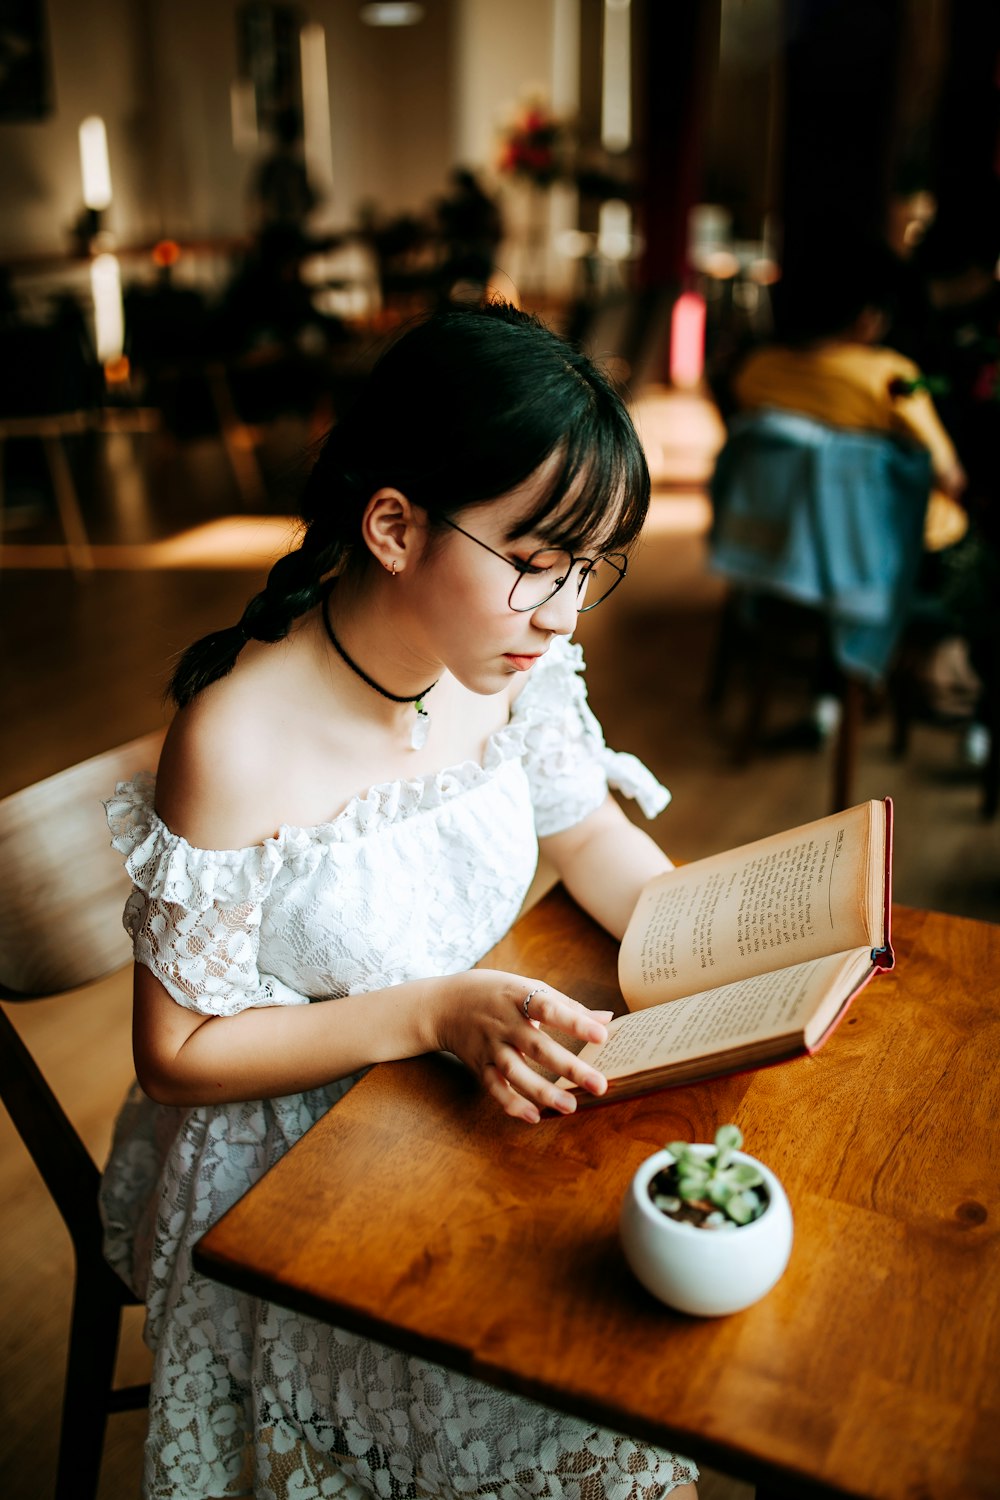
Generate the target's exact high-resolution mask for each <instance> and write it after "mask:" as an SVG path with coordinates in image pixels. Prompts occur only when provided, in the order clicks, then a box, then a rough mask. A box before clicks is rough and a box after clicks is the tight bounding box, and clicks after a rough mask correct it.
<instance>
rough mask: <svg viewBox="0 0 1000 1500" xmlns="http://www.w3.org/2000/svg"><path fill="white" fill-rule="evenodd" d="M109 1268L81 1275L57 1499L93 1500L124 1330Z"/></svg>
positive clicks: (69, 1358)
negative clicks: (118, 1353) (109, 1395)
mask: <svg viewBox="0 0 1000 1500" xmlns="http://www.w3.org/2000/svg"><path fill="white" fill-rule="evenodd" d="M104 1271H106V1272H107V1275H108V1276H114V1272H113V1271H112V1270H111V1269H110V1267H100V1268H99V1269H98V1274H97V1275H96V1276H95V1277H93V1278H91V1277H90V1276H85V1275H84V1276H81V1274H80V1269H79V1267H78V1271H77V1280H76V1288H75V1291H74V1294H73V1315H72V1321H71V1324H70V1336H69V1353H68V1355H67V1360H66V1385H65V1395H64V1398H63V1413H62V1428H61V1432H60V1436H59V1465H58V1470H57V1473H56V1492H55V1493H56V1500H94V1497H95V1496H96V1494H97V1486H98V1481H99V1478H100V1472H101V1454H102V1452H103V1450H104V1433H105V1429H106V1427H107V1419H108V1392H109V1390H110V1389H111V1386H112V1382H113V1380H114V1371H115V1356H116V1354H117V1352H118V1335H119V1330H120V1327H121V1298H120V1296H118V1295H117V1292H116V1289H115V1287H114V1283H113V1282H109V1281H108V1280H107V1279H106V1277H105V1276H104V1274H103V1272H104Z"/></svg>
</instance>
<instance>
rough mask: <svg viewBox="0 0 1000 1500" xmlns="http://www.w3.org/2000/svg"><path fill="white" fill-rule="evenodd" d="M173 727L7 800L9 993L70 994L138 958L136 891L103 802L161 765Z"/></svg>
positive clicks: (1, 863)
mask: <svg viewBox="0 0 1000 1500" xmlns="http://www.w3.org/2000/svg"><path fill="white" fill-rule="evenodd" d="M162 742H163V732H162V731H157V732H156V733H154V734H148V735H144V736H143V737H142V738H140V739H136V740H132V741H131V742H130V743H129V744H126V745H120V746H118V748H116V749H114V750H108V751H106V752H105V753H104V754H102V755H95V756H94V757H93V759H91V760H86V761H82V762H81V763H80V764H79V765H76V766H71V767H70V768H69V769H68V770H65V771H60V772H58V773H57V774H56V775H55V776H49V777H46V779H45V780H44V781H38V782H35V784H34V785H33V786H29V787H25V788H24V789H23V790H22V791H19V792H14V793H12V794H11V795H10V796H9V797H5V798H4V799H3V800H2V801H0V995H2V996H3V998H5V999H8V1000H19V999H31V998H38V997H40V996H43V995H55V994H61V993H62V992H63V991H64V990H71V989H76V988H78V987H79V986H80V985H83V984H89V983H90V982H91V981H92V980H95V979H100V978H101V977H102V976H103V975H105V974H110V973H112V972H113V971H114V970H115V969H118V968H121V966H122V965H123V964H125V963H127V962H128V959H129V957H130V951H131V950H130V944H129V939H128V936H127V934H126V933H125V930H124V928H123V927H122V911H123V908H124V906H125V900H126V898H127V896H128V893H129V890H130V882H129V878H128V876H127V874H126V873H125V870H124V866H123V862H122V858H121V855H120V854H118V853H116V852H115V850H114V849H112V848H111V838H110V834H109V833H108V828H107V823H106V821H105V817H104V809H103V806H102V801H103V799H105V798H107V797H109V796H110V795H111V794H112V792H113V791H114V789H115V783H116V782H117V781H121V780H124V779H126V778H128V777H130V776H133V775H135V774H136V772H138V771H141V770H148V771H155V769H156V763H157V761H158V759H159V754H160V746H161V744H162Z"/></svg>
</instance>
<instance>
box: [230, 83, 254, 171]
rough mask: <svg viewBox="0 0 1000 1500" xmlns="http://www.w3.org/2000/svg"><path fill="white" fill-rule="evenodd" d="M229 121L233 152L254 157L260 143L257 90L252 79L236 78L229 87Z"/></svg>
mask: <svg viewBox="0 0 1000 1500" xmlns="http://www.w3.org/2000/svg"><path fill="white" fill-rule="evenodd" d="M229 119H230V124H231V126H232V132H233V150H234V151H238V152H239V153H240V154H241V155H243V156H253V155H254V153H255V152H256V150H257V146H258V143H259V132H258V129H257V90H256V89H255V87H254V81H253V79H252V78H234V79H233V81H232V83H231V84H230V85H229Z"/></svg>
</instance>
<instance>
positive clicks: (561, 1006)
mask: <svg viewBox="0 0 1000 1500" xmlns="http://www.w3.org/2000/svg"><path fill="white" fill-rule="evenodd" d="M521 1008H522V1010H523V1009H524V1006H523V1002H522V1007H521ZM613 1015H614V1011H594V1010H588V1009H587V1007H586V1006H585V1005H581V1004H580V1002H579V1001H578V1000H571V999H570V998H569V996H568V995H563V994H561V993H560V992H559V991H558V990H550V989H548V988H545V989H538V990H536V991H535V992H534V993H533V995H532V997H531V1000H530V1002H529V1004H528V1014H527V1018H528V1020H529V1021H537V1022H539V1023H540V1024H541V1025H543V1026H551V1027H552V1028H553V1029H554V1030H555V1031H564V1032H566V1033H568V1035H570V1036H577V1037H580V1038H581V1040H582V1041H585V1042H606V1041H607V1039H608V1031H607V1025H606V1020H610V1019H611V1017H612V1016H613Z"/></svg>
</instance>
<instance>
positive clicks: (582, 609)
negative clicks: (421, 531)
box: [441, 516, 628, 615]
mask: <svg viewBox="0 0 1000 1500" xmlns="http://www.w3.org/2000/svg"><path fill="white" fill-rule="evenodd" d="M441 519H442V520H443V521H444V523H445V525H446V526H450V527H451V529H452V530H453V531H458V532H461V534H462V536H467V537H468V538H469V541H470V542H475V544H476V546H477V547H482V549H483V551H484V552H491V553H492V554H493V556H494V557H499V559H500V561H501V562H505V563H506V564H507V566H508V567H509V568H513V569H514V571H515V572H516V573H517V577H516V578H515V580H514V582H513V584H512V585H511V590H510V593H509V594H508V595H507V607H508V609H512V610H513V611H514V612H515V614H519V615H529V614H531V612H532V611H533V610H536V609H541V608H542V606H543V605H544V604H548V602H549V600H550V599H554V598H555V596H556V595H557V594H558V592H559V590H560V589H561V588H564V587H565V585H566V584H567V583H568V582H569V579H570V578H571V577H572V575H573V569H574V568H575V567H576V565H577V563H607V565H608V567H609V568H611V569H612V570H613V572H615V573H617V574H618V577H617V578H616V579H615V581H614V583H613V584H612V585H611V587H610V588H609V589H607V590H606V591H605V592H604V593H603V594H602V595H601V597H600V598H599V599H595V600H594V602H593V604H581V605H579V606H578V610H577V613H578V614H581V615H585V614H586V613H587V611H588V609H596V608H597V606H598V605H599V604H603V603H604V601H605V599H607V598H608V596H609V595H610V594H613V593H614V591H615V589H616V588H617V587H618V585H619V584H620V583H621V581H622V579H623V578H624V577H625V574H626V573H627V572H628V558H627V557H626V555H625V553H624V552H612V553H610V554H609V553H602V554H600V555H599V556H598V557H583V556H581V557H574V556H573V554H572V552H568V551H567V550H566V548H565V547H539V548H537V549H536V551H534V552H532V554H531V557H528V558H526V559H525V560H524V562H515V561H514V559H513V558H511V557H505V556H504V554H503V553H502V552H498V551H497V550H496V548H495V547H491V546H490V545H489V543H488V542H484V541H483V540H482V538H481V537H478V536H473V534H472V532H471V531H466V529H465V527H464V526H459V524H458V522H457V521H452V520H450V519H449V518H448V517H447V516H442V517H441ZM546 552H565V553H566V556H567V557H568V558H569V571H568V572H567V574H566V577H565V578H563V579H562V580H561V581H560V582H559V583H557V584H556V586H555V588H554V589H553V590H552V591H551V593H548V594H546V595H545V598H544V599H539V600H538V601H537V603H535V604H513V603H512V602H511V601H512V599H513V597H514V590H515V589H516V588H517V586H518V584H519V583H520V582H521V579H522V578H525V577H526V576H527V575H528V573H529V571H530V569H531V561H532V558H535V557H541V556H542V555H543V554H544V553H546ZM618 559H620V561H619V560H618ZM586 577H587V575H586V573H585V572H584V573H581V574H580V580H579V582H578V584H577V586H576V591H577V595H578V596H579V594H580V591H581V590H582V588H583V586H584V584H585V582H586Z"/></svg>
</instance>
